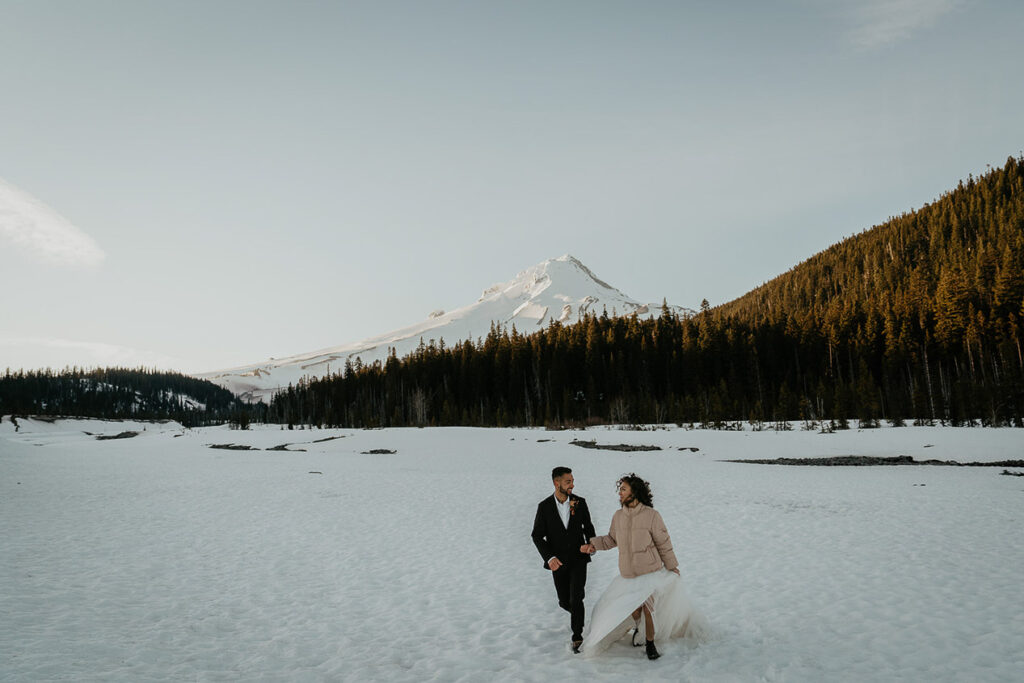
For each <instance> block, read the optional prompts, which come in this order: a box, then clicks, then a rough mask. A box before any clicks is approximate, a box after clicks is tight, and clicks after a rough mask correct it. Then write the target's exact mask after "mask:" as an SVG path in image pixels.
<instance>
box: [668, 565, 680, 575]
mask: <svg viewBox="0 0 1024 683" xmlns="http://www.w3.org/2000/svg"><path fill="white" fill-rule="evenodd" d="M669 571H670V572H675V573H676V576H679V575H680V574H679V567H676V568H675V569H669Z"/></svg>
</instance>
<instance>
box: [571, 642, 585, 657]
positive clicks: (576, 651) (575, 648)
mask: <svg viewBox="0 0 1024 683" xmlns="http://www.w3.org/2000/svg"><path fill="white" fill-rule="evenodd" d="M582 644H583V641H582V640H574V641H572V653H573V654H574V655H578V654H579V653H580V645H582Z"/></svg>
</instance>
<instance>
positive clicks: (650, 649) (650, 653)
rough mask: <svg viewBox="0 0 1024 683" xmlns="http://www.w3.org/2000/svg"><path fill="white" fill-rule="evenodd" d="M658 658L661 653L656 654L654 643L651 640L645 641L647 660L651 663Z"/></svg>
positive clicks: (656, 649)
mask: <svg viewBox="0 0 1024 683" xmlns="http://www.w3.org/2000/svg"><path fill="white" fill-rule="evenodd" d="M660 656H661V653H660V652H658V648H656V647H654V641H653V640H648V641H647V659H650V660H652V661H653V660H655V659H657V658H658V657H660Z"/></svg>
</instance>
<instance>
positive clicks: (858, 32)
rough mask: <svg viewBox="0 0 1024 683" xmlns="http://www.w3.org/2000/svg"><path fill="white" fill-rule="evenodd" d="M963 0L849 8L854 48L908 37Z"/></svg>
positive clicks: (872, 2) (904, 0) (897, 0)
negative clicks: (852, 24) (851, 15)
mask: <svg viewBox="0 0 1024 683" xmlns="http://www.w3.org/2000/svg"><path fill="white" fill-rule="evenodd" d="M964 4H965V2H964V0H868V1H867V2H864V3H862V4H860V5H859V6H856V7H853V8H852V9H851V11H852V13H853V21H854V24H855V26H854V27H853V28H852V29H851V30H850V32H849V39H850V41H851V42H852V43H853V44H854V45H856V46H857V47H860V48H863V49H871V48H876V47H882V46H884V45H889V44H891V43H895V42H897V41H900V40H904V39H906V38H909V37H910V36H912V35H913V34H915V33H917V32H919V31H922V30H924V29H927V28H930V27H931V26H933V25H934V24H935V23H936V22H938V21H939V20H940V19H941V18H942V17H944V16H946V15H947V14H950V13H951V12H953V11H954V10H956V9H959V8H960V7H962V6H963V5H964Z"/></svg>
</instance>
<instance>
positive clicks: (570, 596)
mask: <svg viewBox="0 0 1024 683" xmlns="http://www.w3.org/2000/svg"><path fill="white" fill-rule="evenodd" d="M551 576H552V578H554V580H555V592H557V593H558V606H559V607H561V608H562V609H564V610H565V611H566V612H568V613H569V614H570V617H569V625H570V626H571V628H572V639H573V640H582V639H583V598H584V596H585V590H584V589H585V587H586V585H587V563H586V562H573V563H572V564H563V565H562V566H561V567H559V568H558V570H557V571H553V572H551Z"/></svg>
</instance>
